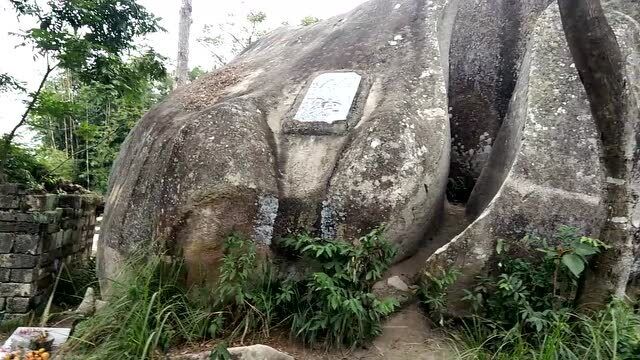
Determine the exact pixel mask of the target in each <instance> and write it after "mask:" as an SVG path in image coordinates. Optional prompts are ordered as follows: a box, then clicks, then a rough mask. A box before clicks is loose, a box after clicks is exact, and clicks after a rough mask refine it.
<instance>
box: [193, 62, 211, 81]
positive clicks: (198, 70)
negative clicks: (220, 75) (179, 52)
mask: <svg viewBox="0 0 640 360" xmlns="http://www.w3.org/2000/svg"><path fill="white" fill-rule="evenodd" d="M206 73H207V71H206V70H204V69H203V68H201V67H200V66H196V67H194V68H193V69H191V70H190V71H189V80H190V81H194V80H196V79H198V78H199V77H201V76H202V75H204V74H206Z"/></svg>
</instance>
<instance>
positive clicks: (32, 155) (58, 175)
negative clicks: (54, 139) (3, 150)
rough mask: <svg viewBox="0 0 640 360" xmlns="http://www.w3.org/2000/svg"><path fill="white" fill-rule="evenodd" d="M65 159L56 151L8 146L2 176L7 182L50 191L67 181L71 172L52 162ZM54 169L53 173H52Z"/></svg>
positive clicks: (67, 168) (62, 154)
mask: <svg viewBox="0 0 640 360" xmlns="http://www.w3.org/2000/svg"><path fill="white" fill-rule="evenodd" d="M63 158H65V155H64V153H62V152H60V151H57V150H50V149H41V150H34V149H29V148H25V147H22V146H18V145H10V146H9V151H8V155H7V160H6V163H5V167H4V169H3V171H4V174H5V175H6V176H7V180H8V182H15V183H20V184H25V185H26V186H27V187H29V188H34V189H43V188H44V189H51V188H54V187H55V185H56V184H57V183H58V182H60V181H69V180H70V179H71V178H72V175H73V174H72V171H71V170H70V168H69V167H65V166H62V167H59V168H58V169H55V167H57V163H56V165H54V163H53V162H54V161H56V160H57V159H63ZM54 169H55V171H54Z"/></svg>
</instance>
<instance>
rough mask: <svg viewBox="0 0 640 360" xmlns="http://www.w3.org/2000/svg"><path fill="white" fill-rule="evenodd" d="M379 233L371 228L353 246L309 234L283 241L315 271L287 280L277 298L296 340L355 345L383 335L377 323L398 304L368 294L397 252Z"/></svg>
mask: <svg viewBox="0 0 640 360" xmlns="http://www.w3.org/2000/svg"><path fill="white" fill-rule="evenodd" d="M381 232H382V229H377V230H374V231H373V232H371V233H370V234H368V235H367V236H364V237H362V238H360V239H359V240H358V242H357V243H356V244H351V243H347V242H344V241H339V240H325V239H318V238H312V237H310V236H307V235H301V236H297V237H290V238H286V239H284V240H283V241H282V242H281V244H280V245H281V246H282V247H284V248H285V249H288V250H290V251H292V252H294V253H297V254H298V255H299V257H300V258H301V260H302V263H303V264H305V266H306V267H307V268H310V269H314V270H312V271H310V272H309V273H308V274H305V276H304V278H303V279H302V280H300V281H294V280H291V279H289V280H287V281H285V282H284V284H283V291H282V293H281V294H280V296H279V297H278V301H279V302H280V304H284V305H285V307H287V308H290V309H291V313H292V314H293V315H291V318H290V321H291V331H292V334H293V335H294V336H296V337H299V338H301V339H302V340H303V341H304V342H306V343H315V342H318V341H320V340H322V341H324V342H326V343H327V344H328V345H350V346H355V345H357V344H361V343H363V342H365V341H366V340H369V339H370V338H372V337H373V336H376V335H378V334H379V333H380V332H381V326H380V323H381V321H382V320H383V319H384V318H385V317H386V316H388V315H389V314H391V313H392V312H393V311H394V310H395V309H396V308H397V307H398V305H399V304H398V303H397V302H396V301H395V300H393V299H378V298H377V297H376V296H375V295H374V294H373V293H372V292H371V291H372V287H373V284H374V283H375V282H376V281H378V280H380V278H381V277H382V275H383V273H384V272H385V271H386V270H387V269H388V268H389V265H390V264H391V261H392V260H393V258H394V256H395V254H396V252H395V249H394V248H393V247H392V246H391V244H389V243H388V242H387V241H386V240H384V238H383V237H382V235H381Z"/></svg>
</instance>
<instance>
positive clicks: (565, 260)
mask: <svg viewBox="0 0 640 360" xmlns="http://www.w3.org/2000/svg"><path fill="white" fill-rule="evenodd" d="M516 245H517V246H518V247H519V249H518V250H519V251H522V249H525V250H527V249H533V250H535V251H536V252H538V253H539V254H541V255H542V257H541V258H538V259H536V258H534V257H533V256H531V255H530V256H527V257H517V256H513V255H511V254H510V252H509V251H510V247H509V246H508V245H507V244H505V243H504V242H503V241H498V243H497V246H496V254H497V259H496V260H497V270H496V272H495V273H493V274H490V275H489V276H483V277H479V278H478V285H477V286H476V287H475V288H474V289H473V290H472V291H466V292H467V295H466V297H465V300H467V301H469V302H470V303H471V304H472V306H473V308H474V310H475V311H476V313H477V314H478V315H480V316H482V317H484V318H487V319H491V320H492V321H494V322H497V323H499V324H500V325H501V326H504V327H507V328H511V327H514V326H516V325H521V326H523V328H524V329H525V330H529V331H535V332H540V331H542V330H543V329H545V328H546V327H547V326H549V325H551V324H552V323H553V321H554V320H555V319H554V317H555V316H557V315H558V313H561V312H567V311H571V309H572V306H573V303H574V298H575V294H576V291H577V287H578V278H579V276H580V275H582V272H583V271H584V269H585V265H586V264H587V262H588V260H589V257H590V256H592V255H595V254H597V253H599V252H600V251H601V250H603V249H606V248H608V246H607V245H605V244H604V243H602V242H601V241H599V240H596V239H592V238H589V237H586V236H581V235H580V234H579V233H578V230H577V229H575V228H571V227H566V226H563V227H560V229H559V230H558V232H557V234H556V235H555V236H554V237H553V238H552V239H551V240H547V239H544V238H540V237H537V236H532V235H530V236H527V237H525V238H524V239H523V240H522V241H520V242H519V243H517V244H516Z"/></svg>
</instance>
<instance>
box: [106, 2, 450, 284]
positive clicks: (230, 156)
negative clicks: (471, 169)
mask: <svg viewBox="0 0 640 360" xmlns="http://www.w3.org/2000/svg"><path fill="white" fill-rule="evenodd" d="M452 14H453V10H452V8H450V7H448V6H447V1H445V0H436V1H428V2H425V1H420V0H402V1H400V0H399V1H388V0H373V1H370V2H368V3H365V4H363V5H362V6H360V7H358V8H356V9H355V10H353V11H352V12H350V13H348V14H346V15H344V16H339V17H335V18H332V19H328V20H326V21H323V22H321V23H319V24H315V25H313V26H309V27H304V28H298V29H295V28H283V29H279V30H276V31H275V32H274V33H272V34H270V35H268V36H267V37H265V38H263V39H262V40H260V41H259V42H257V43H256V44H254V45H253V46H252V47H251V48H250V49H248V50H247V51H246V52H245V53H243V54H242V55H241V56H240V57H239V58H238V59H237V60H235V61H234V62H233V63H232V64H230V65H229V66H227V67H225V68H223V69H221V70H220V71H218V72H216V73H214V74H211V75H207V76H205V77H203V78H202V79H199V80H198V81H196V82H195V83H193V84H191V85H188V86H186V87H184V88H182V89H178V90H177V91H176V92H174V94H172V95H171V96H170V98H169V99H167V100H166V101H164V102H163V103H161V104H160V105H158V106H156V107H155V108H154V109H153V110H151V111H150V112H149V113H148V114H146V115H145V116H144V117H143V118H142V120H140V122H139V123H138V124H137V125H136V127H135V128H134V129H133V131H132V132H131V134H130V135H129V137H128V138H127V140H126V141H125V143H124V144H123V146H122V149H121V152H120V155H119V157H118V159H117V161H116V163H115V165H114V169H113V172H112V176H111V180H110V186H109V195H108V200H107V205H106V212H105V217H104V222H103V226H102V235H101V238H102V240H101V244H100V247H99V250H98V265H99V272H100V276H101V278H102V279H103V280H104V279H107V278H110V277H112V276H113V275H114V274H115V273H116V272H117V271H118V268H119V266H121V264H122V263H123V261H122V260H123V259H124V258H125V257H126V256H127V254H129V253H130V252H131V251H133V249H135V248H136V247H139V246H141V245H143V246H152V245H153V244H158V245H160V246H161V248H163V249H169V250H170V251H172V252H174V253H182V254H184V257H185V259H186V263H187V269H188V274H189V278H190V281H191V282H196V281H201V280H206V279H208V280H211V279H213V278H215V276H216V272H215V269H216V264H217V262H218V260H219V259H220V257H221V245H222V242H223V240H224V239H225V237H226V236H228V235H229V234H231V233H232V232H236V233H240V234H243V235H244V236H246V237H249V238H252V239H254V240H255V241H256V242H257V243H258V244H261V245H262V247H263V248H264V249H265V251H268V245H270V243H271V240H272V238H274V237H276V236H279V235H282V234H285V233H290V232H296V231H301V230H303V231H310V232H315V233H317V234H321V235H324V236H340V237H344V238H349V239H351V238H356V237H358V236H360V235H363V234H365V233H367V232H368V231H370V230H371V229H372V228H374V227H376V226H378V225H380V224H382V223H385V224H387V228H386V229H387V231H386V235H387V237H388V239H389V240H390V241H392V242H393V243H395V244H397V245H398V248H399V250H400V251H399V258H402V257H406V256H409V255H411V254H412V253H413V251H414V250H415V248H416V247H417V246H418V245H419V243H420V242H421V241H422V240H423V239H424V238H425V236H426V235H428V234H429V233H430V232H432V231H433V230H434V229H435V226H436V222H435V219H437V218H438V215H439V212H440V211H441V208H442V205H443V198H444V191H445V186H446V181H447V172H448V167H449V147H450V143H449V139H450V133H449V122H448V116H447V97H446V86H445V82H446V71H445V70H444V69H447V67H448V66H447V63H446V62H447V56H446V54H447V53H448V39H449V38H450V35H449V32H450V30H451V29H450V27H451V23H452V21H451V18H452ZM442 54H445V55H444V56H443V55H442ZM150 243H151V244H150Z"/></svg>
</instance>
